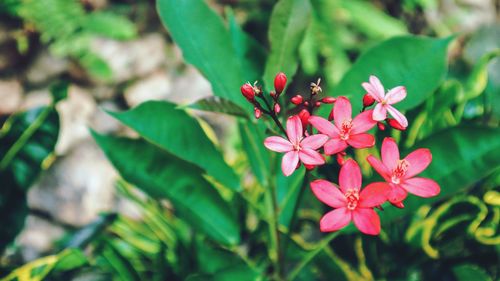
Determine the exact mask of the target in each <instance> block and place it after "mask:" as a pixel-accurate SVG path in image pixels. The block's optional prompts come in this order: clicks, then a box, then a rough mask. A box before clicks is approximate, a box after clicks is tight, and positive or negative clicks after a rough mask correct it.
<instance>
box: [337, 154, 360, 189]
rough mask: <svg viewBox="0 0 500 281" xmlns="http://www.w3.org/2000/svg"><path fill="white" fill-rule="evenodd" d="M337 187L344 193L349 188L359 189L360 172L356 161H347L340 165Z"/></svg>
mask: <svg viewBox="0 0 500 281" xmlns="http://www.w3.org/2000/svg"><path fill="white" fill-rule="evenodd" d="M339 185H340V189H341V190H342V192H344V193H346V191H347V190H348V189H351V188H354V189H357V190H359V189H360V188H361V170H360V169H359V165H358V163H356V161H354V160H352V159H349V160H347V161H346V162H345V163H344V165H342V168H340V174H339Z"/></svg>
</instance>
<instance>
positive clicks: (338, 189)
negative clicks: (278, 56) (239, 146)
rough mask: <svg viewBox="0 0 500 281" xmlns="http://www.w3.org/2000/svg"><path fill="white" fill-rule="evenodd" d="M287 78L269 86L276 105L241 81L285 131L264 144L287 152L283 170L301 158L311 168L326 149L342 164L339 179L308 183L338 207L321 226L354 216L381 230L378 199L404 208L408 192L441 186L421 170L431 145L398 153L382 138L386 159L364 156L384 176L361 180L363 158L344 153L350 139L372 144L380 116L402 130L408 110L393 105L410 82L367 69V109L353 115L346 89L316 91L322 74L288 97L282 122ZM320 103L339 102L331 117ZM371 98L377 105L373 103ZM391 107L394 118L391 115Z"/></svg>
mask: <svg viewBox="0 0 500 281" xmlns="http://www.w3.org/2000/svg"><path fill="white" fill-rule="evenodd" d="M286 82H287V78H286V75H285V74H283V73H279V74H278V75H276V78H275V80H274V91H271V92H270V94H269V97H270V98H271V99H272V104H273V105H272V106H271V104H270V103H269V101H268V98H266V96H265V95H263V92H262V88H261V87H259V86H257V84H256V83H255V84H254V85H251V84H250V83H246V84H244V85H243V86H242V87H241V92H242V94H243V95H244V96H245V98H246V99H247V100H248V101H249V102H250V103H252V104H253V105H254V111H255V117H256V118H260V117H261V116H262V114H265V115H268V116H269V117H271V119H272V120H273V121H274V122H275V123H276V124H277V126H278V127H279V128H280V130H281V131H282V134H283V136H271V137H268V138H267V139H266V140H265V141H264V145H265V146H266V147H267V148H268V149H270V150H272V151H275V152H280V153H284V155H283V158H282V162H281V163H282V164H281V168H282V171H283V174H284V175H285V176H289V175H291V174H292V173H293V172H294V171H295V170H296V169H297V168H299V167H300V165H301V164H303V165H304V166H305V167H306V168H307V169H308V170H311V169H314V168H315V167H316V166H320V165H323V164H325V163H326V159H325V156H323V154H324V155H326V156H335V157H336V159H337V162H338V164H339V165H341V168H340V174H339V184H338V186H337V185H336V184H334V183H331V182H329V181H326V180H323V179H317V180H315V181H313V182H311V184H310V185H311V190H312V192H313V193H314V195H315V196H316V197H317V198H318V200H320V201H321V202H323V203H325V204H326V205H328V206H330V207H332V208H333V209H334V210H332V211H330V212H328V213H327V214H325V215H324V216H323V218H322V219H321V221H320V229H321V231H325V232H330V231H337V230H339V229H341V228H343V227H345V226H346V225H348V224H349V223H350V221H351V220H352V221H353V222H354V224H355V226H356V227H357V228H358V229H359V230H360V231H361V232H363V233H365V234H369V235H377V234H379V233H380V218H379V216H378V214H377V212H376V211H375V208H379V209H382V208H381V205H382V204H383V203H385V202H389V203H391V204H392V205H394V206H396V207H398V208H403V207H404V203H403V201H404V200H405V199H406V197H407V195H408V193H411V194H413V195H416V196H420V197H432V196H436V195H437V194H439V192H440V187H439V185H438V184H437V183H436V182H435V181H434V180H432V179H428V178H422V177H417V175H418V174H419V173H421V172H422V171H423V170H425V169H426V168H427V166H428V165H429V164H430V163H431V161H432V155H431V152H430V151H429V150H428V149H424V148H421V149H417V150H415V151H413V152H411V153H410V154H408V155H407V156H406V157H405V158H403V159H401V157H400V155H399V149H398V146H397V144H396V141H395V140H394V139H392V138H390V137H387V138H385V139H384V140H383V142H382V146H381V153H380V155H381V160H379V159H377V158H376V157H374V156H372V155H369V156H368V157H367V159H366V161H368V163H369V164H370V165H371V167H372V168H373V169H374V170H375V171H376V172H377V173H378V174H380V176H381V177H382V178H383V179H384V181H383V182H375V183H371V184H368V185H367V186H366V187H364V188H362V175H361V170H360V168H359V165H358V163H357V162H356V161H355V160H353V159H347V160H346V156H347V153H346V149H347V148H348V147H352V148H353V149H361V148H369V147H373V146H374V145H375V137H374V136H373V135H372V134H370V133H368V131H370V130H371V129H373V128H374V127H377V128H378V129H379V130H385V128H386V126H385V125H384V123H382V122H384V121H385V122H386V124H387V125H389V126H390V127H392V128H394V129H397V130H405V129H406V127H407V126H408V121H407V119H406V117H405V116H404V115H403V114H402V113H401V112H399V111H398V110H397V109H396V108H395V107H394V106H393V105H394V104H396V103H398V102H399V101H401V100H403V99H404V98H405V97H406V94H407V93H406V88H405V87H403V86H398V87H395V88H393V89H390V90H389V91H388V92H387V93H385V89H384V87H383V85H382V83H381V82H380V80H379V79H378V78H377V77H375V76H370V77H369V82H366V83H362V87H363V88H364V89H365V90H366V92H367V93H366V94H365V96H364V97H363V101H362V102H363V110H362V111H361V113H359V114H357V115H356V116H354V117H353V112H352V106H351V102H350V100H349V99H348V98H347V97H343V96H341V97H337V98H333V97H323V98H319V97H318V96H319V95H320V93H321V92H322V89H321V87H320V82H321V80H319V79H318V81H317V82H316V83H311V85H310V95H309V97H308V98H307V99H306V98H304V97H303V96H302V95H296V96H294V97H292V98H291V99H290V102H291V104H293V105H294V108H292V109H291V110H290V111H289V112H290V115H291V117H289V118H288V119H287V121H286V126H285V127H286V128H285V127H284V126H283V125H282V124H281V121H280V120H279V116H278V114H279V113H280V112H281V106H280V103H279V97H280V95H281V94H282V93H283V91H284V89H285V87H286ZM256 97H258V98H259V99H260V100H261V101H262V102H263V103H264V104H265V106H266V108H264V107H263V106H262V105H261V103H260V102H259V101H257V99H256ZM322 104H334V106H333V109H332V110H331V113H330V114H329V116H328V118H327V119H325V118H322V117H320V116H316V115H314V111H315V110H316V109H317V108H319V107H320V106H321V105H322ZM374 104H375V106H374V107H373V109H368V108H369V107H371V106H372V105H374ZM287 113H288V112H287ZM388 114H389V115H391V116H392V118H388V117H387V115H388ZM332 121H333V122H332ZM376 125H377V126H376ZM314 129H315V130H316V131H317V133H314Z"/></svg>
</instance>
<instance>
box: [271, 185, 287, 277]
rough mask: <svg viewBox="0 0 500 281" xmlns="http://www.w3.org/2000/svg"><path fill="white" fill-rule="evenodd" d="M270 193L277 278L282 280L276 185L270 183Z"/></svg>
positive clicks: (281, 254) (282, 262)
mask: <svg viewBox="0 0 500 281" xmlns="http://www.w3.org/2000/svg"><path fill="white" fill-rule="evenodd" d="M271 194H272V201H273V223H274V227H273V230H274V235H275V239H276V256H277V263H276V272H277V276H278V279H279V280H283V277H282V276H283V268H284V261H283V251H282V249H281V237H280V232H279V209H278V208H279V207H278V198H277V196H276V185H274V184H273V185H272V189H271Z"/></svg>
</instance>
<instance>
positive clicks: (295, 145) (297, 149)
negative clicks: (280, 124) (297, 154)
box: [293, 143, 301, 151]
mask: <svg viewBox="0 0 500 281" xmlns="http://www.w3.org/2000/svg"><path fill="white" fill-rule="evenodd" d="M300 149H301V147H300V143H295V144H293V150H295V151H300Z"/></svg>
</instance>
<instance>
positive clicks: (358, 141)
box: [346, 133, 375, 148]
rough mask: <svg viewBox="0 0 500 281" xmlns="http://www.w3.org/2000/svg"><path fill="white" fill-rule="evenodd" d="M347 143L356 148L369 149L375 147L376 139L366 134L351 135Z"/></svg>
mask: <svg viewBox="0 0 500 281" xmlns="http://www.w3.org/2000/svg"><path fill="white" fill-rule="evenodd" d="M346 141H347V144H349V145H350V146H352V147H354V148H367V147H372V146H374V145H375V137H373V136H372V135H370V134H366V133H363V134H356V135H350V136H349V138H348V139H347V140H346Z"/></svg>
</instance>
